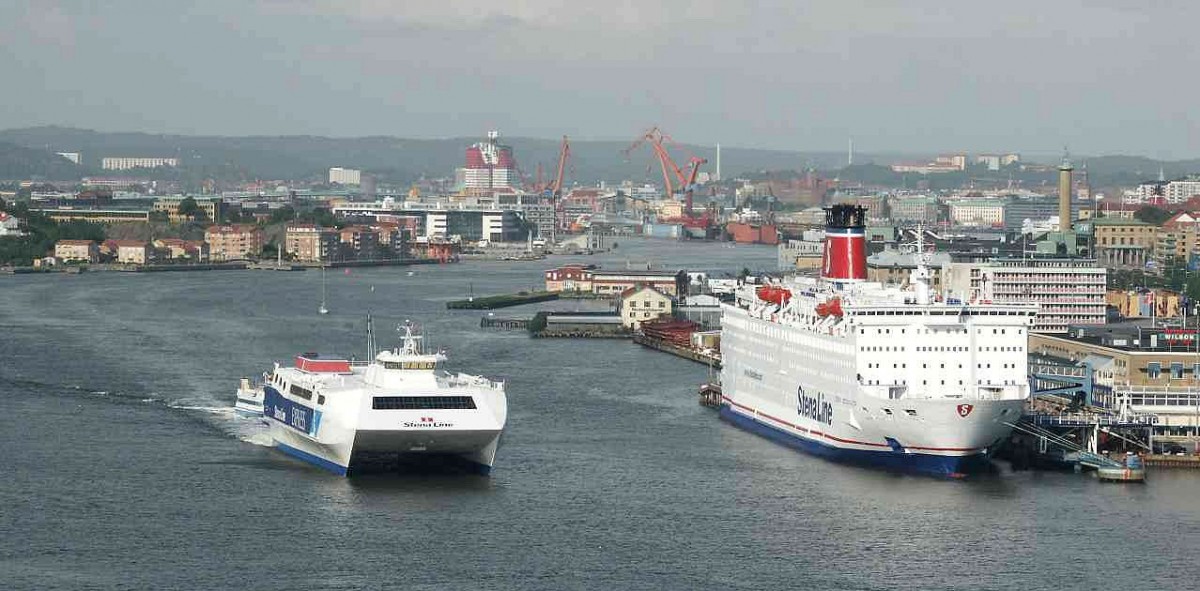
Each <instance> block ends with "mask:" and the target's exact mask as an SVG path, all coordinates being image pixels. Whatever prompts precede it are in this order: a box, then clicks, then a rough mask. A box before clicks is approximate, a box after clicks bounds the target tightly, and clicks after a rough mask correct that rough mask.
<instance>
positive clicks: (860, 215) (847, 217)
mask: <svg viewBox="0 0 1200 591" xmlns="http://www.w3.org/2000/svg"><path fill="white" fill-rule="evenodd" d="M866 217H867V210H866V208H864V207H861V206H858V205H848V204H838V205H834V206H831V207H827V208H825V255H824V260H823V261H822V263H821V277H824V278H825V279H830V280H833V281H865V280H866V278H867V229H866Z"/></svg>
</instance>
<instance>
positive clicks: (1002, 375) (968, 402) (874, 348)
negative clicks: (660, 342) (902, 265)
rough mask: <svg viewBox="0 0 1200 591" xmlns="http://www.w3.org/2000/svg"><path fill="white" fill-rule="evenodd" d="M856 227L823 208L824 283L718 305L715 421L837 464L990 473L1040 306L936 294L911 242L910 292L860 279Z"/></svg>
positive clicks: (746, 294)
mask: <svg viewBox="0 0 1200 591" xmlns="http://www.w3.org/2000/svg"><path fill="white" fill-rule="evenodd" d="M864 219H865V210H864V209H863V208H861V207H857V206H852V205H834V206H833V207H830V208H828V209H827V210H826V215H825V221H826V229H825V244H824V256H823V262H822V269H821V276H820V277H792V278H786V279H784V280H783V281H782V282H779V283H774V284H769V285H758V286H754V285H747V286H743V287H742V288H740V290H739V292H738V294H737V298H736V302H735V303H733V304H725V305H724V306H723V314H722V319H721V326H722V335H721V355H722V364H723V367H722V370H721V388H722V395H721V416H722V418H724V419H726V420H728V421H730V422H731V423H733V424H735V425H738V426H740V427H743V428H745V429H748V430H750V431H754V432H756V433H760V434H762V435H765V436H767V437H769V438H771V439H774V440H777V441H779V442H782V443H784V444H787V445H790V446H792V447H796V448H799V449H802V450H805V451H808V452H812V453H814V454H817V455H821V456H824V457H828V458H831V459H836V460H844V461H849V462H855V463H863V464H868V465H872V466H877V467H882V468H888V469H895V470H903V471H916V472H924V473H932V474H938V475H946V476H955V477H957V476H961V475H963V474H964V473H966V472H968V471H972V470H973V469H975V468H979V467H983V466H986V465H987V464H988V462H987V457H988V454H989V453H990V452H991V451H992V449H993V447H994V446H995V445H996V444H998V443H999V442H1001V441H1002V440H1004V439H1005V437H1007V435H1008V434H1009V432H1010V431H1011V427H1010V426H1009V425H1008V423H1010V422H1015V421H1016V420H1017V418H1018V417H1019V416H1020V414H1021V409H1022V404H1023V403H1024V401H1025V400H1026V399H1027V398H1028V396H1029V383H1028V378H1027V375H1028V372H1027V367H1026V365H1027V357H1026V348H1027V345H1026V343H1027V341H1028V335H1027V334H1026V333H1027V331H1028V330H1029V327H1030V326H1031V325H1032V324H1033V319H1034V315H1035V314H1036V313H1037V306H1036V305H1032V304H1030V305H1024V304H1022V305H998V304H993V303H991V302H985V301H962V300H961V299H956V298H954V297H951V296H950V295H945V294H937V293H935V292H934V290H933V288H932V286H931V273H930V269H929V259H930V256H929V253H928V252H926V250H925V245H924V242H923V240H922V239H921V238H920V235H921V232H918V239H917V244H916V245H915V256H916V259H917V261H916V262H917V264H916V268H915V270H913V271H912V273H911V277H910V281H909V285H908V286H907V287H906V288H901V287H894V286H885V285H882V284H879V283H873V282H868V281H866V278H867V272H866V271H867V267H866V244H865V224H864ZM1016 288H1019V287H1016Z"/></svg>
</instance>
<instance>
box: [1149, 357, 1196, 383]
mask: <svg viewBox="0 0 1200 591" xmlns="http://www.w3.org/2000/svg"><path fill="white" fill-rule="evenodd" d="M1170 367H1171V379H1172V380H1182V379H1183V374H1184V371H1183V364H1182V363H1179V362H1174V363H1171V366H1170ZM1192 375H1193V376H1200V363H1193V364H1192ZM1160 376H1162V364H1161V363H1159V362H1157V361H1151V362H1150V363H1147V364H1146V377H1149V378H1150V379H1152V380H1156V379H1158V378H1159V377H1160Z"/></svg>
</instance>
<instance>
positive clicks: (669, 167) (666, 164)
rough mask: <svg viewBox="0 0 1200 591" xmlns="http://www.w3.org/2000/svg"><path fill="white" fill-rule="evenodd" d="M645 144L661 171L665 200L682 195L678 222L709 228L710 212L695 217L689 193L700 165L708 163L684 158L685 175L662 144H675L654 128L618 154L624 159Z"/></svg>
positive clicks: (694, 183) (710, 221) (713, 217)
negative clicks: (652, 153)
mask: <svg viewBox="0 0 1200 591" xmlns="http://www.w3.org/2000/svg"><path fill="white" fill-rule="evenodd" d="M647 143H648V144H650V147H651V148H653V150H654V155H655V157H657V158H658V163H659V166H660V167H661V168H662V175H663V188H664V189H665V192H666V195H667V198H668V199H675V196H676V195H677V194H679V193H681V192H682V193H683V194H684V201H685V205H684V212H683V216H681V217H682V219H681V220H680V221H682V222H683V223H684V224H685V225H687V226H691V227H704V228H707V227H709V226H711V225H712V223H713V221H714V220H715V215H713V212H710V211H705V212H704V214H703V215H700V216H696V215H694V211H693V208H692V194H693V192H694V189H695V187H696V177H697V175H699V173H700V166H701V165H703V164H705V163H707V162H708V160H705V159H704V158H699V157H696V156H691V157H690V158H689V159H688V166H690V170H689V172H688V174H686V175H685V174H684V173H683V169H681V168H680V167H679V165H678V164H676V163H675V161H674V160H672V159H671V154H670V153H669V152H667V147H666V144H668V143H675V140H674V139H672V138H671V136H669V135H667V134H665V133H663V132H662V130H660V129H659V128H657V127H652V128H650V130H649V131H647V132H646V133H643V134H642V136H641V137H639V138H638V139H637V140H635V141H634V142H633V144H631V145H630V146H629V147H628V148H625V150H623V152H622V153H623V154H625V156H626V158H628V157H629V153H630V152H632V151H634V150H636V149H638V148H639V147H641V146H642V145H643V144H647ZM685 151H686V150H685Z"/></svg>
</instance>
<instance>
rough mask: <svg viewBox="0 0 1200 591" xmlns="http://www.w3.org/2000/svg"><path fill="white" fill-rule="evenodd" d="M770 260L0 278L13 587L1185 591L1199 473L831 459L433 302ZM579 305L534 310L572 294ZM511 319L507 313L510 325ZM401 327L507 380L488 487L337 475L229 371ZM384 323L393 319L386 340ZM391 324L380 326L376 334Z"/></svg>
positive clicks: (7, 567) (624, 371) (656, 253)
mask: <svg viewBox="0 0 1200 591" xmlns="http://www.w3.org/2000/svg"><path fill="white" fill-rule="evenodd" d="M648 258H653V260H654V261H655V262H658V263H664V264H667V265H669V266H672V267H680V268H688V269H690V270H726V271H732V272H736V271H737V270H738V269H741V268H742V267H749V268H751V269H762V268H772V267H773V265H774V260H775V251H774V249H773V248H770V247H754V246H738V247H737V248H726V247H724V246H723V245H719V244H701V245H695V244H692V245H684V244H677V243H671V242H640V241H628V240H621V241H620V246H619V248H618V249H617V250H616V251H615V252H613V253H610V254H607V255H601V256H596V257H584V258H580V259H549V260H546V261H532V262H483V261H474V262H467V263H462V264H458V265H446V266H428V267H420V268H416V269H415V270H416V273H415V274H414V275H412V276H408V275H407V269H403V268H371V269H354V270H352V271H350V273H349V274H343V273H342V272H340V271H339V272H338V273H337V274H334V273H331V274H330V275H329V307H330V309H331V313H330V314H329V315H327V316H318V315H317V313H316V311H317V306H318V305H319V300H320V276H319V274H316V273H262V272H254V271H230V272H208V273H163V274H124V273H103V274H101V273H96V274H87V273H84V274H82V275H58V274H55V275H46V276H39V275H27V276H15V277H8V278H0V404H2V405H3V410H4V412H3V413H0V450H3V454H2V457H3V460H2V461H0V466H2V467H3V478H2V479H0V531H3V532H5V534H4V535H3V536H0V588H4V589H85V588H86V589H140V588H179V589H197V588H204V589H239V588H245V589H359V588H403V589H468V588H478V589H575V588H578V589H708V588H713V589H716V588H720V589H783V588H811V589H889V590H890V589H907V588H920V589H942V588H944V589H950V588H955V589H962V588H979V589H1021V590H1028V589H1044V588H1049V587H1053V588H1056V589H1098V588H1118V589H1182V588H1191V587H1193V586H1194V585H1195V581H1196V580H1197V578H1200V565H1198V564H1197V562H1196V559H1197V557H1198V556H1200V503H1197V502H1196V491H1197V490H1200V476H1198V475H1197V474H1196V473H1194V472H1191V471H1179V472H1173V471H1169V470H1153V471H1152V473H1151V475H1150V478H1149V482H1148V484H1146V485H1141V486H1124V485H1113V484H1103V483H1099V482H1097V481H1096V480H1095V479H1094V478H1092V477H1090V476H1086V475H1084V476H1081V475H1076V474H1070V473H1038V472H1011V471H1009V470H1007V469H1004V468H1003V467H1002V468H1001V470H1000V471H999V473H997V474H995V475H986V476H981V477H977V478H972V479H969V480H966V481H962V482H952V481H941V480H934V479H929V478H923V477H913V476H898V475H892V474H886V473H880V472H875V471H870V470H865V469H860V468H853V467H847V466H841V465H836V464H831V463H828V462H825V461H823V460H820V459H816V458H813V457H809V456H806V455H804V454H801V453H797V452H795V451H792V450H790V449H786V448H783V447H780V446H778V445H775V444H773V443H771V442H770V441H767V440H765V439H761V438H759V437H757V436H755V435H752V434H748V433H745V432H743V431H740V430H738V429H736V428H733V427H731V426H729V425H726V424H723V423H721V422H719V421H718V420H717V419H716V417H715V413H713V412H712V411H711V410H708V409H705V408H702V407H700V406H699V405H698V404H697V403H696V397H695V392H696V388H697V386H698V385H699V384H700V383H701V382H702V381H704V379H705V378H706V370H705V368H704V367H703V366H700V365H697V364H695V363H693V362H691V361H687V360H684V359H679V358H676V357H673V356H670V355H665V354H661V353H658V352H654V351H650V350H648V349H645V348H643V347H639V346H638V345H635V344H633V343H629V342H627V341H613V340H566V339H536V340H535V339H530V338H528V337H527V336H525V335H524V334H522V333H520V332H501V331H485V330H480V329H479V315H480V314H481V313H480V312H473V311H448V310H446V309H445V302H446V301H447V300H450V299H455V298H459V297H462V296H463V295H464V294H465V293H466V292H467V290H468V285H470V286H471V287H472V288H473V290H474V292H475V293H476V294H491V293H502V292H511V291H516V290H519V289H527V288H533V287H537V286H538V285H539V284H540V283H541V271H542V270H543V269H544V268H547V267H549V266H556V265H559V264H562V263H563V262H567V261H570V260H579V261H582V262H589V263H599V264H602V265H604V266H606V267H614V266H620V265H622V264H623V263H624V261H625V260H626V259H629V260H634V261H644V260H646V259H648ZM579 305H592V306H594V305H598V304H596V303H595V302H586V303H583V304H581V303H579V302H573V301H558V302H550V303H546V304H542V305H538V306H531V307H527V308H528V309H529V310H530V312H529V313H532V310H533V309H539V308H540V309H547V308H549V309H553V308H558V309H569V308H572V307H574V306H579ZM527 308H513V309H509V310H505V315H518V314H522V313H525V311H526V310H527ZM368 310H369V311H370V312H371V313H372V315H373V316H374V317H375V319H376V321H377V324H376V326H377V327H383V326H391V325H395V324H396V323H399V322H402V321H403V320H405V319H406V318H407V319H412V320H414V321H417V322H420V323H423V324H424V325H425V326H426V330H427V333H428V334H429V335H430V337H431V341H432V344H433V345H435V346H442V347H445V348H446V349H448V352H449V354H450V359H451V363H450V367H451V369H455V370H461V371H467V372H471V373H480V374H483V375H487V376H490V377H495V378H501V379H505V380H507V381H508V394H509V421H508V428H507V430H506V433H505V436H504V440H503V444H502V447H501V450H500V453H499V455H498V458H497V464H496V469H495V471H494V472H493V475H492V477H490V478H483V477H476V476H461V475H446V474H411V475H378V476H368V477H362V478H353V479H344V478H339V477H336V476H332V475H329V474H326V473H324V472H321V471H318V470H316V469H312V468H309V467H308V466H306V465H303V464H299V463H297V462H295V461H293V460H291V459H289V458H287V457H285V456H284V455H282V454H279V453H276V452H274V451H272V450H271V449H270V448H269V447H266V446H265V445H263V443H264V442H263V441H262V440H261V437H260V436H258V435H256V429H255V426H254V423H253V421H250V420H247V419H242V418H238V417H236V416H234V415H233V413H232V410H231V406H232V402H233V393H234V390H235V388H236V386H237V379H238V378H239V377H241V376H247V375H257V374H258V373H260V372H261V371H263V370H264V369H267V368H268V367H269V366H270V363H271V362H272V361H282V360H286V359H289V358H290V357H291V356H292V355H294V354H295V353H298V352H301V351H311V350H314V349H315V350H318V351H320V352H323V353H346V354H358V355H362V352H363V351H364V350H365V341H366V339H365V335H364V332H363V325H364V320H363V319H364V316H365V314H366V313H367V311H368ZM380 332H385V331H383V330H381V331H380ZM390 337H391V335H390V334H381V335H380V341H381V342H385V341H386V340H387V339H389V338H390Z"/></svg>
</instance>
